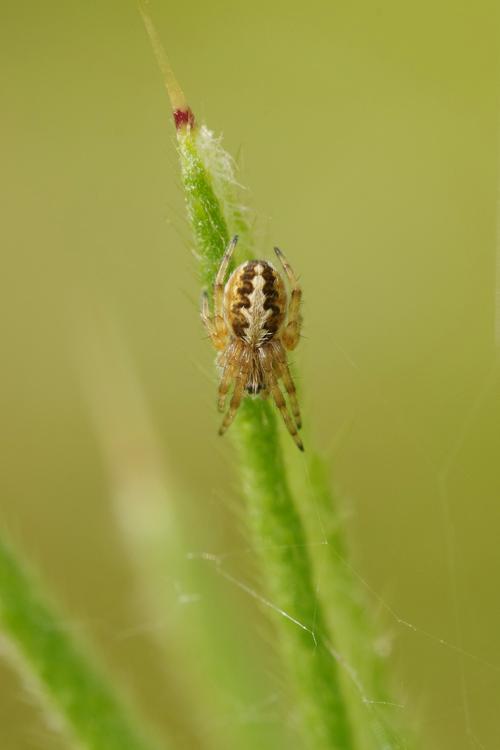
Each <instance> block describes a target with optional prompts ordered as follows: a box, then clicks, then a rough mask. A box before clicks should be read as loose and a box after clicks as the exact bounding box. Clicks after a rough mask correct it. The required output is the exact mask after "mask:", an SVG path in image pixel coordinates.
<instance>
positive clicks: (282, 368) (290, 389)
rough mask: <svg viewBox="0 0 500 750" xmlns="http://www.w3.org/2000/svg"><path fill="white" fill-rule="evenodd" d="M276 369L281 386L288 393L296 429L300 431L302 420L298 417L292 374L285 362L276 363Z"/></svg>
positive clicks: (295, 390)
mask: <svg viewBox="0 0 500 750" xmlns="http://www.w3.org/2000/svg"><path fill="white" fill-rule="evenodd" d="M278 367H279V374H280V376H281V379H282V380H283V385H284V386H285V389H286V392H287V393H288V396H289V398H290V406H291V407H292V414H293V418H294V419H295V422H296V424H297V427H298V428H299V430H300V428H301V427H302V418H301V416H300V408H299V402H298V400H297V389H296V388H295V383H294V382H293V378H292V374H291V372H290V369H289V367H288V364H287V362H286V361H280V362H279V363H278Z"/></svg>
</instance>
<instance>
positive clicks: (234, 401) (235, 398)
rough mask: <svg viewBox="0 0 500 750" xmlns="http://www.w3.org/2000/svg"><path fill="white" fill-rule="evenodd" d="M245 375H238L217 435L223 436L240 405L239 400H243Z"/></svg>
mask: <svg viewBox="0 0 500 750" xmlns="http://www.w3.org/2000/svg"><path fill="white" fill-rule="evenodd" d="M246 378H247V374H246V373H245V374H243V373H242V374H240V375H239V376H238V378H237V380H236V382H235V384H234V391H233V395H232V397H231V402H230V404H229V409H228V411H227V412H226V416H225V417H224V419H223V421H222V424H221V426H220V429H219V435H223V434H224V433H225V431H226V430H227V428H228V427H229V425H230V424H231V422H232V421H233V419H234V418H235V416H236V412H237V411H238V408H239V405H240V404H241V399H242V398H243V392H244V390H245V383H246Z"/></svg>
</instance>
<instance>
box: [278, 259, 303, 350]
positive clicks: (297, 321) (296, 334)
mask: <svg viewBox="0 0 500 750" xmlns="http://www.w3.org/2000/svg"><path fill="white" fill-rule="evenodd" d="M274 252H275V253H276V255H277V256H278V258H279V260H280V262H281V265H282V266H283V270H284V271H285V273H286V275H287V277H288V281H289V282H290V285H291V287H292V292H291V296H290V304H289V305H288V323H287V324H286V326H285V328H284V329H283V333H282V334H281V340H282V341H283V344H284V346H285V348H286V349H289V350H292V349H295V347H296V346H297V344H298V343H299V338H300V328H301V325H302V316H301V314H300V302H301V300H302V289H301V288H300V285H299V280H298V278H297V276H296V275H295V272H294V271H293V269H292V267H291V265H290V263H289V262H288V261H287V259H286V258H285V256H284V254H283V252H282V251H281V250H280V249H279V247H275V248H274Z"/></svg>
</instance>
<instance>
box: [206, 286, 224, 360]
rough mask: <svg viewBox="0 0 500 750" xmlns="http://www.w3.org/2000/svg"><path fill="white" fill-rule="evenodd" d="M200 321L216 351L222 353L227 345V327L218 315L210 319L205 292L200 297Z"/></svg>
mask: <svg viewBox="0 0 500 750" xmlns="http://www.w3.org/2000/svg"><path fill="white" fill-rule="evenodd" d="M200 315H201V319H202V321H203V325H204V326H205V328H206V329H207V332H208V335H209V336H210V339H211V341H212V344H213V345H214V347H215V348H216V349H217V350H218V351H220V352H221V351H222V350H223V349H225V348H226V344H227V326H226V324H225V322H224V318H222V317H221V316H220V315H215V316H214V317H212V316H211V315H210V308H209V306H208V294H207V292H206V291H204V292H203V294H202V297H201V310H200Z"/></svg>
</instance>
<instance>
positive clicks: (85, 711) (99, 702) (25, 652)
mask: <svg viewBox="0 0 500 750" xmlns="http://www.w3.org/2000/svg"><path fill="white" fill-rule="evenodd" d="M70 627H71V626H70V625H69V623H68V622H67V621H66V620H63V619H61V617H60V615H58V614H56V612H55V610H54V608H53V606H52V605H51V604H49V603H48V602H47V599H46V597H45V595H44V594H43V593H42V591H41V588H40V586H39V585H38V583H36V582H35V580H34V577H33V575H32V574H31V573H30V572H29V571H28V570H27V568H26V566H25V565H24V564H22V563H21V562H20V561H19V560H18V558H17V556H16V554H15V552H14V551H13V549H12V547H11V546H10V545H9V544H8V543H7V542H6V541H5V540H2V539H0V628H1V630H2V634H3V637H4V639H5V642H6V655H7V656H10V657H11V658H12V663H13V664H14V666H15V667H16V668H17V669H19V671H20V673H21V676H23V677H24V679H25V680H26V683H27V684H28V685H29V686H30V687H33V688H34V691H35V693H36V695H37V696H38V698H39V700H40V702H41V704H42V708H43V711H44V716H45V718H46V720H47V721H48V722H49V724H50V725H51V726H55V727H58V728H61V729H62V730H63V731H65V732H66V733H67V736H68V739H69V742H70V745H71V746H74V747H75V748H76V747H78V748H86V749H87V750H154V749H155V748H156V749H157V750H158V748H159V747H160V746H159V745H157V744H156V743H154V742H153V740H151V739H149V738H148V735H147V733H146V732H145V731H143V730H142V729H141V727H140V725H138V724H136V723H135V719H134V716H133V713H132V712H131V711H130V708H129V707H128V706H127V705H126V703H125V702H123V701H122V700H121V699H120V698H118V696H116V695H115V692H114V690H113V688H112V687H111V685H110V684H108V681H107V680H106V679H105V678H104V677H103V676H101V675H100V674H99V670H98V669H97V668H96V667H95V665H94V660H93V658H92V657H91V655H90V654H89V652H88V649H86V648H84V647H83V646H82V644H77V642H76V639H75V638H74V637H73V636H72V635H71V633H70ZM162 747H163V748H165V747H166V745H165V744H163V745H162Z"/></svg>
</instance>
